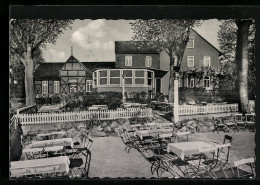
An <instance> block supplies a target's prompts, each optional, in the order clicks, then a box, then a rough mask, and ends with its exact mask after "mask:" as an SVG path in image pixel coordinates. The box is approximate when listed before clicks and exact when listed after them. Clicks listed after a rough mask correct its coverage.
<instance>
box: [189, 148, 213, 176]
mask: <svg viewBox="0 0 260 185" xmlns="http://www.w3.org/2000/svg"><path fill="white" fill-rule="evenodd" d="M216 150H217V148H216V147H211V148H203V149H199V154H198V155H196V157H194V158H191V159H190V160H187V163H188V164H189V165H188V167H187V170H186V171H185V172H184V175H185V176H186V177H189V178H214V176H213V174H212V169H213V168H214V166H215V165H216V162H217V159H216V158H215V157H216ZM212 151H213V152H212ZM207 154H213V155H212V156H211V155H210V157H209V156H208V155H207Z"/></svg>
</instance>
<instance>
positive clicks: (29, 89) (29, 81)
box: [24, 55, 35, 106]
mask: <svg viewBox="0 0 260 185" xmlns="http://www.w3.org/2000/svg"><path fill="white" fill-rule="evenodd" d="M24 66H25V70H24V72H25V77H24V81H25V97H26V106H29V105H34V104H35V93H34V83H33V60H32V59H31V57H30V55H29V56H26V57H25V61H24Z"/></svg>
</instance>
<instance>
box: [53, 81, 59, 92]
mask: <svg viewBox="0 0 260 185" xmlns="http://www.w3.org/2000/svg"><path fill="white" fill-rule="evenodd" d="M53 86H54V93H59V92H60V82H59V81H54V84H53Z"/></svg>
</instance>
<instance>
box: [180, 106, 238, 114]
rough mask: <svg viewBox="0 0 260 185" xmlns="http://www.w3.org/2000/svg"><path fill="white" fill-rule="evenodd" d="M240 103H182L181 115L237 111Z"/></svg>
mask: <svg viewBox="0 0 260 185" xmlns="http://www.w3.org/2000/svg"><path fill="white" fill-rule="evenodd" d="M237 111H238V104H219V105H218V104H216V105H214V104H209V105H180V106H179V115H180V116H185V115H197V114H216V113H228V112H237Z"/></svg>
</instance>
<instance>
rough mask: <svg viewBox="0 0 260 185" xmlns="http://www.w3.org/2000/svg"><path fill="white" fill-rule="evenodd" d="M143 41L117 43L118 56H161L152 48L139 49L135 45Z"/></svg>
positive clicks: (116, 51)
mask: <svg viewBox="0 0 260 185" xmlns="http://www.w3.org/2000/svg"><path fill="white" fill-rule="evenodd" d="M137 42H141V41H115V53H116V54H139V53H140V54H142V53H145V54H148V53H150V54H152V53H154V54H159V53H158V51H157V50H155V49H153V48H150V47H142V48H138V47H137V45H136V44H135V43H137Z"/></svg>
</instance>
